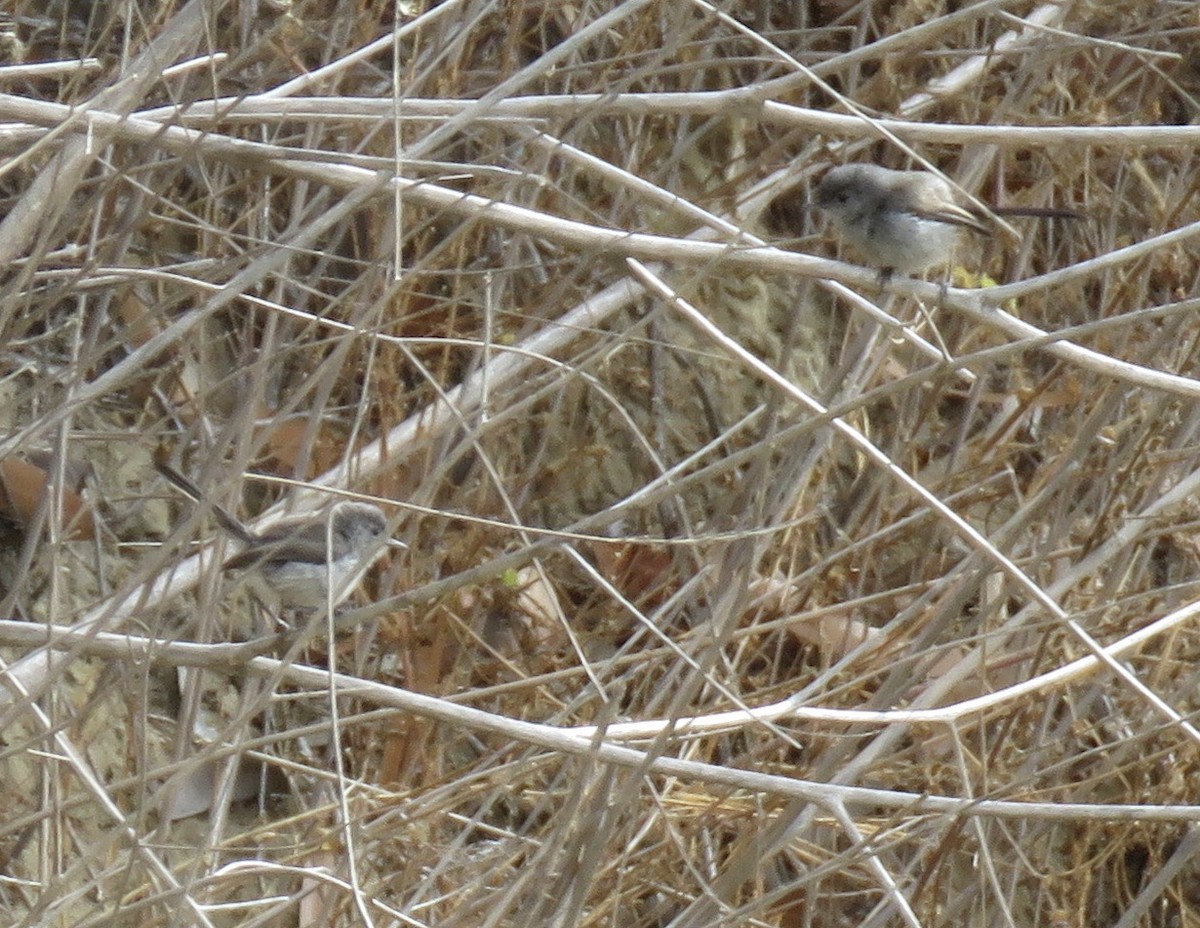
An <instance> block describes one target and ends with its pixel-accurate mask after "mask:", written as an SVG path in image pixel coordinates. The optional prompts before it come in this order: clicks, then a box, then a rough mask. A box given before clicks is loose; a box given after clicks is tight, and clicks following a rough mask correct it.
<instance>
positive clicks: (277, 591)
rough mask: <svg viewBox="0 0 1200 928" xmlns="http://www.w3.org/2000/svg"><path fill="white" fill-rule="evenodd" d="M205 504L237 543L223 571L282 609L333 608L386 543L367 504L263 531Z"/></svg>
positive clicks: (189, 489)
mask: <svg viewBox="0 0 1200 928" xmlns="http://www.w3.org/2000/svg"><path fill="white" fill-rule="evenodd" d="M154 466H155V468H156V469H157V470H158V472H159V473H160V474H162V475H163V476H164V477H166V478H167V480H169V481H170V482H171V483H172V484H174V485H175V486H176V487H178V488H179V489H180V490H182V491H183V492H184V493H185V494H186V495H187V496H189V497H191V498H192V499H194V500H196V501H197V502H202V501H205V499H204V494H203V492H202V491H201V490H200V489H199V488H198V487H197V486H196V485H195V484H194V483H193V482H192V481H191V480H189V479H188V478H187V477H185V476H183V474H181V473H179V472H178V471H177V470H175V469H174V468H173V467H171V466H170V465H168V464H166V463H165V462H163V461H159V460H156V461H155V462H154ZM208 505H209V506H210V507H211V509H212V513H213V517H214V518H215V519H216V520H217V522H218V523H219V524H220V525H221V527H222V528H223V529H225V531H227V532H229V534H231V535H233V536H234V537H235V538H236V539H237V540H238V541H240V542H241V543H242V550H241V551H239V552H238V553H237V554H235V555H234V556H233V557H231V558H230V559H229V560H227V561H226V562H225V563H224V565H223V568H224V569H225V570H229V571H236V572H246V573H249V574H252V575H253V576H252V578H251V579H252V582H254V585H255V586H256V587H258V588H259V590H260V592H262V593H264V594H266V596H267V598H269V599H270V600H273V601H274V602H276V603H277V604H278V605H279V606H281V607H282V608H285V609H323V608H325V606H326V605H327V604H329V603H330V602H332V604H333V605H334V606H337V605H338V604H340V603H341V602H343V601H344V600H345V599H346V598H347V597H348V596H349V595H350V594H351V593H353V592H354V590H355V588H356V587H357V586H358V584H359V583H360V582H361V581H362V578H363V576H364V575H365V574H366V572H367V570H368V569H369V568H370V567H371V565H372V564H374V563H375V561H377V560H378V559H379V558H380V557H381V556H382V555H383V553H384V551H385V549H386V547H387V544H388V542H389V541H390V539H389V538H388V534H387V516H385V515H384V513H383V510H382V509H380V508H379V507H378V506H375V505H372V504H371V503H360V502H350V501H344V502H338V503H334V504H333V505H332V506H330V507H328V508H327V509H324V510H321V511H319V512H312V513H307V514H305V515H301V516H293V517H290V518H287V519H281V520H280V521H279V522H276V523H275V524H274V525H271V526H270V527H268V528H267V529H265V530H264V531H262V532H252V531H251V530H250V529H248V528H246V526H244V525H243V524H242V523H241V522H239V521H238V520H237V519H235V518H234V517H233V516H231V515H230V514H229V513H228V512H226V511H225V510H224V509H222V508H221V507H220V506H217V505H215V504H213V503H208ZM392 543H393V544H399V542H392Z"/></svg>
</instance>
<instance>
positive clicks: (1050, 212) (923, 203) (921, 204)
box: [813, 164, 1079, 277]
mask: <svg viewBox="0 0 1200 928" xmlns="http://www.w3.org/2000/svg"><path fill="white" fill-rule="evenodd" d="M813 205H815V206H816V207H817V208H818V209H821V210H824V211H825V212H826V213H828V214H829V216H830V218H831V219H832V220H833V224H834V227H835V228H836V230H837V232H838V234H839V235H840V236H841V237H842V239H843V240H845V241H846V242H847V243H848V244H849V245H851V246H852V247H853V248H854V250H855V251H856V252H858V253H859V255H860V256H861V257H862V258H863V260H864V261H866V262H867V263H868V264H870V265H872V266H873V267H878V268H880V269H882V271H883V273H884V276H885V277H886V276H889V275H890V274H891V273H892V272H894V271H899V272H900V273H902V274H919V273H920V272H921V271H924V270H927V269H928V268H930V267H933V266H934V265H938V264H945V263H947V262H949V261H950V260H951V259H952V258H953V255H954V248H955V246H956V245H957V244H958V240H959V234H960V232H961V231H962V230H963V229H969V230H970V231H972V232H977V233H979V234H981V235H990V234H991V233H992V227H991V226H989V225H988V224H987V222H986V221H985V218H986V215H987V214H986V213H983V212H979V211H973V210H970V209H964V208H963V207H962V206H959V205H958V202H957V201H956V199H955V196H954V188H953V187H951V186H950V184H948V183H947V182H946V181H944V180H943V179H942V178H940V177H938V176H937V175H935V174H930V173H929V172H928V171H893V170H891V169H890V168H881V167H879V166H878V165H875V164H845V165H841V166H839V167H835V168H831V169H830V170H829V171H828V172H827V173H826V174H825V176H824V177H822V178H821V182H820V183H819V184H817V190H816V196H815V197H814V199H813ZM991 211H992V212H993V213H995V214H997V215H1001V216H1040V217H1043V218H1059V219H1078V218H1079V214H1078V213H1076V212H1074V211H1073V210H1065V209H1032V208H1031V209H1026V208H1023V207H993V208H992V210H991Z"/></svg>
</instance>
